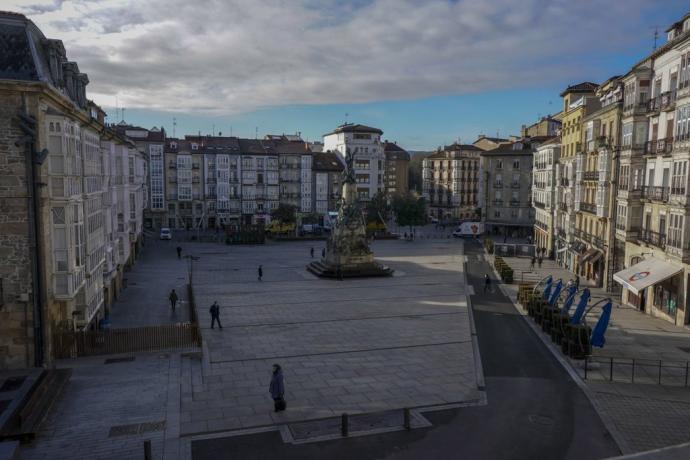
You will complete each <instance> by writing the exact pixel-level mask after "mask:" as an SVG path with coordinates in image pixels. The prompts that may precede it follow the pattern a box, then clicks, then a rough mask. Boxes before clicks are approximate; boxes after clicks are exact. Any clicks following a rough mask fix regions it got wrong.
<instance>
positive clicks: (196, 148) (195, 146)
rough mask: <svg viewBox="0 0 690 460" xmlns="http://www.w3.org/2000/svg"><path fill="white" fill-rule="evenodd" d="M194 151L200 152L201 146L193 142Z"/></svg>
mask: <svg viewBox="0 0 690 460" xmlns="http://www.w3.org/2000/svg"><path fill="white" fill-rule="evenodd" d="M192 150H199V144H197V143H196V142H192Z"/></svg>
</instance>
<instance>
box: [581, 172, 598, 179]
mask: <svg viewBox="0 0 690 460" xmlns="http://www.w3.org/2000/svg"><path fill="white" fill-rule="evenodd" d="M582 179H583V180H599V171H585V172H583V173H582Z"/></svg>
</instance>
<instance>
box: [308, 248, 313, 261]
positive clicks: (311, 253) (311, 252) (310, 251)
mask: <svg viewBox="0 0 690 460" xmlns="http://www.w3.org/2000/svg"><path fill="white" fill-rule="evenodd" d="M309 255H310V256H311V258H312V259H313V258H314V248H313V247H312V248H311V249H310V250H309Z"/></svg>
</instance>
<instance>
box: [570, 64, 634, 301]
mask: <svg viewBox="0 0 690 460" xmlns="http://www.w3.org/2000/svg"><path fill="white" fill-rule="evenodd" d="M623 88H624V86H623V82H622V80H621V79H620V77H617V76H616V77H613V78H610V79H609V80H607V81H605V82H604V83H602V84H601V85H599V87H598V88H597V89H596V90H595V92H594V95H595V97H596V98H597V99H596V100H590V102H591V103H589V104H588V105H587V106H586V108H585V115H584V117H583V118H582V128H583V129H582V136H583V138H582V143H581V145H582V150H581V151H579V152H576V157H575V181H576V182H575V228H574V234H573V237H574V241H575V242H576V244H577V245H578V248H580V249H584V252H581V253H580V256H579V259H578V262H577V265H576V271H577V273H578V274H579V275H581V276H582V277H584V278H585V279H588V280H593V281H594V282H595V284H596V285H597V286H600V287H601V286H603V287H607V288H610V287H612V284H613V273H614V271H617V270H616V268H615V263H614V249H615V248H614V244H613V233H614V230H613V229H614V223H613V219H614V217H615V213H614V212H613V211H614V202H613V198H614V196H615V195H613V194H612V183H613V182H614V179H615V177H614V176H615V174H614V172H615V171H617V169H618V156H617V152H618V150H619V136H620V129H621V117H622V109H623ZM597 107H598V108H597ZM590 110H592V111H590ZM587 112H589V113H587ZM621 268H622V267H621Z"/></svg>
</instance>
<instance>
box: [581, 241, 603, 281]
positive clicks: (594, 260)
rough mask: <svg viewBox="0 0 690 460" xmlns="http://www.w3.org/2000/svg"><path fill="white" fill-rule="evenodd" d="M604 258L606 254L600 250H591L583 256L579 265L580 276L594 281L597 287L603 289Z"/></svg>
mask: <svg viewBox="0 0 690 460" xmlns="http://www.w3.org/2000/svg"><path fill="white" fill-rule="evenodd" d="M603 256H604V253H603V252H602V251H600V250H599V249H595V248H590V249H588V250H587V251H586V252H585V253H584V254H583V255H582V257H581V258H580V263H579V265H578V274H579V275H581V276H584V277H585V279H587V280H593V281H594V282H595V284H596V286H597V287H601V284H602V278H603V276H602V274H603V273H604V264H603V261H604V259H603Z"/></svg>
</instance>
